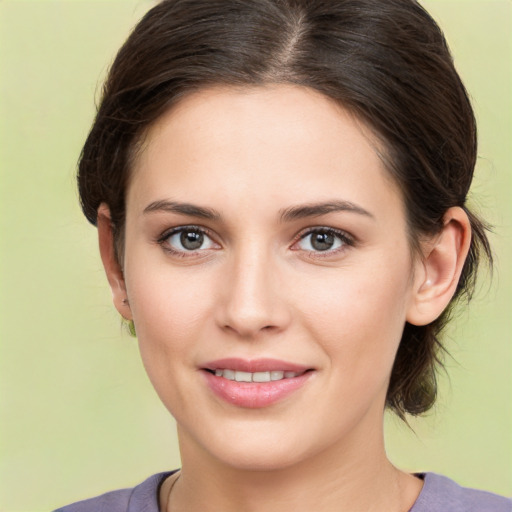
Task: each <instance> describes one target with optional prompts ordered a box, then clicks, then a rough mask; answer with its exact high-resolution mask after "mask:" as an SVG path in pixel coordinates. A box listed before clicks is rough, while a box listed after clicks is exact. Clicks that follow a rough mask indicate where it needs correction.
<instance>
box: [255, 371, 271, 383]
mask: <svg viewBox="0 0 512 512" xmlns="http://www.w3.org/2000/svg"><path fill="white" fill-rule="evenodd" d="M252 381H253V382H270V372H256V373H253V374H252Z"/></svg>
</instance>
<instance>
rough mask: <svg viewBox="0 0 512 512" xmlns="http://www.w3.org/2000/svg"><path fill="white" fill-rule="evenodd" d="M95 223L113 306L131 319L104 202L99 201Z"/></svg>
mask: <svg viewBox="0 0 512 512" xmlns="http://www.w3.org/2000/svg"><path fill="white" fill-rule="evenodd" d="M97 224H98V238H99V245H100V254H101V260H102V262H103V267H104V268H105V273H106V274H107V279H108V283H109V284H110V289H111V290H112V300H113V302H114V306H115V307H116V309H117V311H119V313H120V314H121V316H122V317H123V318H125V319H126V320H132V319H133V318H132V312H131V309H130V304H129V302H128V296H127V292H126V284H125V281H124V275H123V269H122V268H121V265H120V264H119V262H118V260H117V257H116V252H115V249H114V236H113V232H112V219H111V217H110V209H109V207H108V206H107V205H106V204H105V203H101V205H100V207H99V208H98V218H97Z"/></svg>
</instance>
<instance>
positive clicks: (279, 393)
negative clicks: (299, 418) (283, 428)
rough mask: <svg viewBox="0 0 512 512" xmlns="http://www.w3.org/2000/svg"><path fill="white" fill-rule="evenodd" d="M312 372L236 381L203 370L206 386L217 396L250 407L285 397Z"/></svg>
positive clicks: (301, 384)
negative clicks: (263, 379) (261, 379)
mask: <svg viewBox="0 0 512 512" xmlns="http://www.w3.org/2000/svg"><path fill="white" fill-rule="evenodd" d="M312 373H313V372H311V371H309V372H306V373H303V374H302V375H299V376H297V377H292V378H291V379H281V380H274V381H270V382H237V381H236V380H228V379H225V378H224V377H217V376H216V375H214V374H213V373H210V372H208V371H206V370H205V371H203V374H204V375H205V378H206V381H207V383H208V386H209V387H210V389H211V390H212V391H213V392H214V393H215V394H216V395H217V396H218V397H220V398H222V399H223V400H224V401H226V402H228V403H230V404H233V405H237V406H239V407H247V408H250V409H257V408H261V407H268V406H269V405H272V404H274V403H276V402H279V401H280V400H282V399H284V398H286V397H287V396H289V395H291V394H292V393H293V392H295V391H297V390H298V389H300V388H301V387H302V386H303V385H304V384H305V383H306V382H307V381H308V380H309V378H310V377H311V375H312Z"/></svg>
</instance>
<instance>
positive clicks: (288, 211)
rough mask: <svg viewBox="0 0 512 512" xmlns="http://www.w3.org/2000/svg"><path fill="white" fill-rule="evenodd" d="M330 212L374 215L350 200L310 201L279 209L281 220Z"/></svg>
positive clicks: (287, 220)
mask: <svg viewBox="0 0 512 512" xmlns="http://www.w3.org/2000/svg"><path fill="white" fill-rule="evenodd" d="M332 212H350V213H357V214H359V215H364V216H366V217H370V218H371V219H375V217H374V216H373V215H372V214H371V213H370V212H369V211H367V210H365V209H364V208H362V207H361V206H358V205H356V204H354V203H351V202H350V201H340V200H335V201H327V202H325V203H312V204H305V205H298V206H291V207H289V208H285V209H284V210H281V214H280V217H281V220H282V221H283V222H290V221H292V220H298V219H303V218H306V217H319V216H320V215H326V214H328V213H332Z"/></svg>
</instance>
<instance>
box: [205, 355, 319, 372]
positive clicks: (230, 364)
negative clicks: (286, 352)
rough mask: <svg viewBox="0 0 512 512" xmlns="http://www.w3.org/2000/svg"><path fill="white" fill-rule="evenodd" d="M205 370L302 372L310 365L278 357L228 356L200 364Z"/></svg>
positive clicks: (308, 368)
mask: <svg viewBox="0 0 512 512" xmlns="http://www.w3.org/2000/svg"><path fill="white" fill-rule="evenodd" d="M202 367H203V368H204V369H206V370H212V371H215V370H217V369H222V370H224V369H226V368H229V369H230V370H238V371H241V372H250V373H254V372H272V371H279V370H282V371H285V372H295V373H303V372H305V371H306V370H310V369H311V367H308V366H304V365H300V364H295V363H290V362H287V361H280V360H279V359H269V358H264V359H252V360H246V359H240V358H237V357H228V358H225V359H217V360H215V361H210V362H208V363H206V364H204V365H203V366H202Z"/></svg>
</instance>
